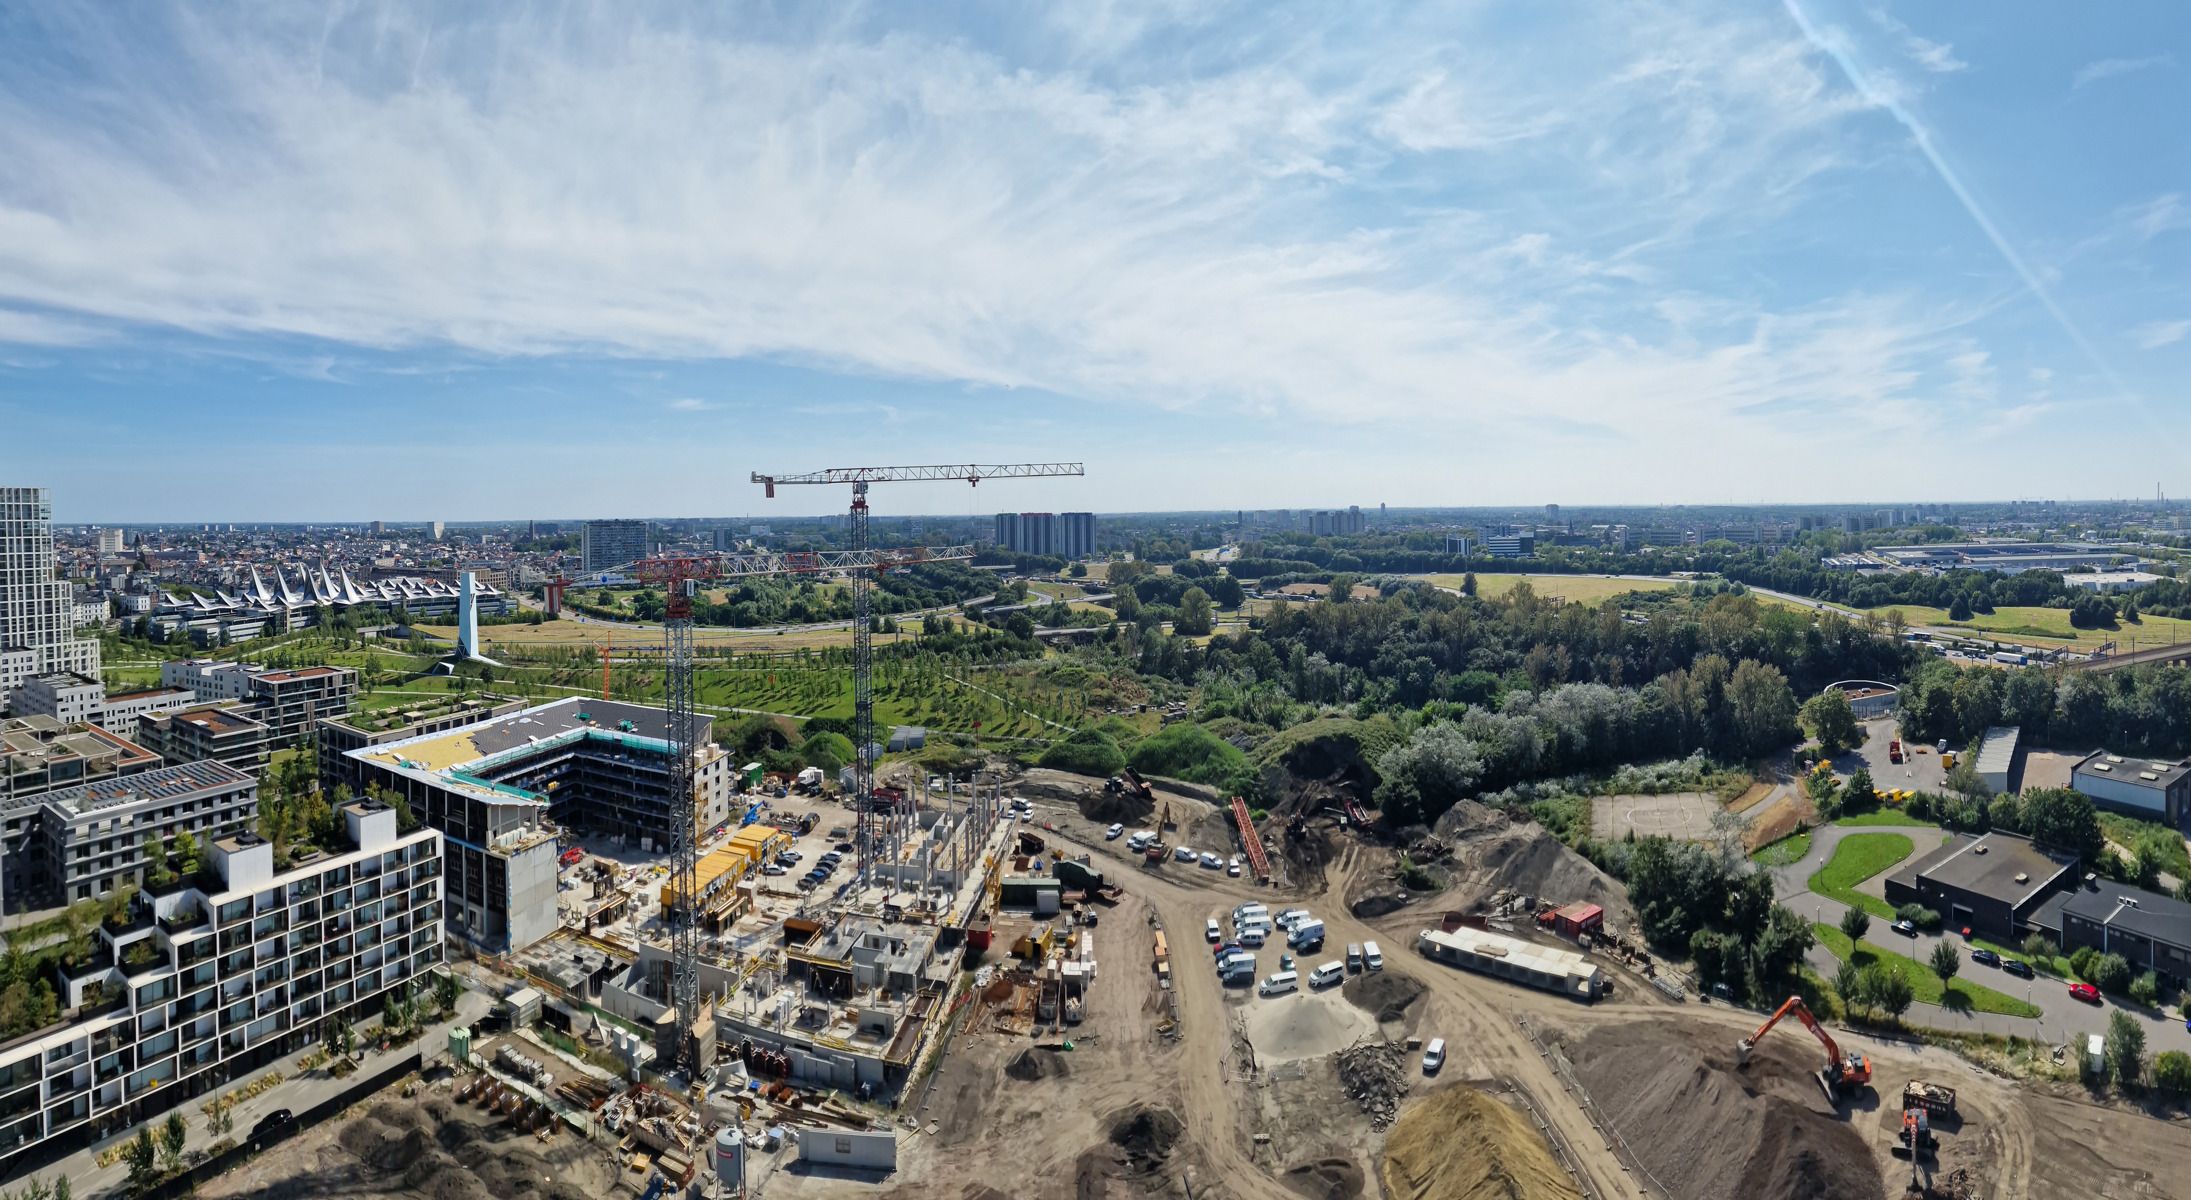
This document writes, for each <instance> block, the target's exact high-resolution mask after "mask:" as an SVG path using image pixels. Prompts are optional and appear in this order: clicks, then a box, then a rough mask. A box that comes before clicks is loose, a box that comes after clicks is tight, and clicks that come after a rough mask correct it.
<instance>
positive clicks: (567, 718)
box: [350, 696, 710, 771]
mask: <svg viewBox="0 0 2191 1200" xmlns="http://www.w3.org/2000/svg"><path fill="white" fill-rule="evenodd" d="M581 717H585V718H590V720H581V719H580V718H581ZM625 721H629V722H631V724H632V729H631V730H630V731H629V732H631V733H634V734H637V735H638V736H640V737H647V738H654V739H656V740H662V739H665V738H666V737H667V736H668V733H669V715H668V714H667V713H665V712H663V711H662V710H661V709H659V708H649V707H647V706H646V705H642V704H626V703H624V702H623V701H620V700H589V699H587V698H585V697H583V696H566V697H564V698H562V699H560V700H551V701H549V702H548V703H546V704H539V705H535V706H533V707H531V708H525V709H519V710H518V711H516V712H513V713H504V714H503V715H501V716H499V717H483V718H481V719H480V720H478V721H475V722H473V723H472V724H470V725H462V726H459V727H457V728H455V729H449V730H444V731H442V732H440V733H429V734H422V735H420V736H418V737H414V738H406V739H404V740H402V741H395V742H382V743H380V744H379V745H377V746H366V747H362V748H360V749H357V750H352V751H350V753H351V754H353V755H357V756H360V757H364V758H369V759H372V760H374V761H376V762H381V763H386V764H388V765H389V766H400V765H402V764H403V763H405V762H410V763H416V764H417V765H418V766H419V767H421V768H423V769H425V770H428V771H446V770H448V769H449V768H451V767H460V766H463V765H464V764H466V763H471V762H478V761H479V760H480V759H483V758H487V757H489V756H491V755H495V754H501V753H503V752H505V751H509V750H517V749H521V748H523V747H525V746H527V745H530V744H532V743H534V742H538V741H542V740H545V739H547V738H551V737H554V736H556V735H558V734H564V733H569V732H571V731H573V730H578V729H604V730H610V731H616V730H617V726H618V725H619V724H620V723H622V722H625ZM701 723H702V729H703V733H702V739H703V740H705V737H706V733H705V732H704V731H705V730H706V728H707V726H708V725H709V724H710V719H709V718H707V717H702V718H701Z"/></svg>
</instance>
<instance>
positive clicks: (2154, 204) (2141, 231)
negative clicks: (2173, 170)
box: [2117, 192, 2191, 242]
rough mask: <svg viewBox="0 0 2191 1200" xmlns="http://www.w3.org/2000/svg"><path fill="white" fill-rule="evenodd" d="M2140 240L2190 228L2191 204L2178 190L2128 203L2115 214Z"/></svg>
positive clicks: (2148, 239)
mask: <svg viewBox="0 0 2191 1200" xmlns="http://www.w3.org/2000/svg"><path fill="white" fill-rule="evenodd" d="M2117 215H2118V216H2119V217H2120V218H2121V219H2122V220H2123V222H2124V223H2125V224H2126V225H2128V226H2129V228H2130V231H2131V232H2132V233H2134V234H2136V235H2137V237H2138V240H2140V241H2148V242H2149V241H2152V240H2153V239H2154V238H2157V237H2159V236H2160V235H2162V234H2164V233H2170V232H2173V231H2175V230H2178V229H2191V206H2186V205H2185V204H2184V202H2183V195H2182V194H2181V193H2179V192H2169V193H2168V194H2166V195H2162V196H2155V197H2153V198H2152V199H2151V200H2146V201H2142V202H2140V203H2138V204H2133V205H2130V206H2129V207H2127V208H2125V209H2123V210H2121V212H2120V213H2118V214H2117Z"/></svg>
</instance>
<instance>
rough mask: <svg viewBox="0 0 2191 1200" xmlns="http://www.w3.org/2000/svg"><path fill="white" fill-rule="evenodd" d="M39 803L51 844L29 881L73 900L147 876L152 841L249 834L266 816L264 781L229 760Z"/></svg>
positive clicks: (89, 786) (72, 791) (86, 788)
mask: <svg viewBox="0 0 2191 1200" xmlns="http://www.w3.org/2000/svg"><path fill="white" fill-rule="evenodd" d="M35 802H36V803H37V805H38V808H39V816H38V822H39V829H40V837H41V839H42V840H43V842H44V846H43V849H42V852H41V851H34V852H32V854H31V855H30V857H29V861H28V862H27V863H26V864H25V865H26V866H27V867H28V869H29V871H30V873H31V876H32V881H31V882H30V884H29V886H30V887H32V888H34V889H35V888H40V887H42V888H43V889H44V891H45V892H46V894H47V895H48V896H49V897H51V898H53V899H56V900H61V901H69V902H73V901H77V900H89V899H92V898H93V897H96V896H103V895H105V894H106V892H107V890H108V889H110V888H112V887H113V886H114V885H115V884H117V883H142V882H144V875H145V866H146V861H145V843H146V842H147V841H148V840H150V841H155V842H160V843H163V844H164V843H166V842H168V841H170V840H171V839H173V838H174V836H175V835H176V834H178V833H182V832H185V831H188V832H189V833H190V834H191V835H192V836H194V837H196V838H197V839H198V840H199V841H201V842H205V841H209V840H211V839H213V838H216V837H221V836H224V835H227V834H234V833H242V832H243V831H244V830H245V829H246V828H248V827H249V826H250V824H251V822H252V820H253V818H255V817H256V816H257V815H258V803H259V785H258V781H257V780H255V779H253V778H252V777H251V776H249V775H246V774H244V773H243V772H241V771H238V770H236V769H235V768H234V767H230V766H228V765H226V764H224V763H217V762H193V763H181V764H179V765H176V766H172V767H161V768H158V769H157V770H151V771H143V772H140V773H138V774H135V775H127V776H123V777H121V778H118V779H111V780H106V781H103V782H99V783H84V784H78V785H76V786H74V787H67V788H60V789H58V790H55V791H51V792H47V793H45V794H44V795H41V796H38V797H36V798H35Z"/></svg>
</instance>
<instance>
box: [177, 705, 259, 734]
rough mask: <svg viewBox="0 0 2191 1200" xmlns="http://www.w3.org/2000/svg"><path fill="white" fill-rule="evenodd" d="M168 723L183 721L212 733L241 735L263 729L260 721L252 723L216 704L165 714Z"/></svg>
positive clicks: (250, 720)
mask: <svg viewBox="0 0 2191 1200" xmlns="http://www.w3.org/2000/svg"><path fill="white" fill-rule="evenodd" d="M166 717H167V719H168V720H170V721H184V722H187V723H189V724H192V725H196V726H198V727H199V728H201V729H205V730H208V731H210V732H213V733H243V732H246V731H249V730H252V729H265V728H266V725H265V723H264V722H261V721H254V720H252V719H251V718H249V717H246V716H243V715H241V714H239V713H237V712H235V711H233V710H231V709H227V708H222V707H221V706H219V705H217V704H206V705H200V706H199V707H197V708H179V709H176V710H175V711H174V712H171V713H167V714H166Z"/></svg>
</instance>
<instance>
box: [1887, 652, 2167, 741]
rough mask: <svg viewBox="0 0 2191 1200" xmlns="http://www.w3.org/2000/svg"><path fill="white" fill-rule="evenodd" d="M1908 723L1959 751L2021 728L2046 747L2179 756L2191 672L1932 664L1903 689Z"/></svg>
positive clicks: (1922, 736) (1909, 728) (1919, 735)
mask: <svg viewBox="0 0 2191 1200" xmlns="http://www.w3.org/2000/svg"><path fill="white" fill-rule="evenodd" d="M1901 725H1902V731H1903V733H1904V734H1906V735H1907V736H1909V737H1912V738H1915V739H1917V740H1918V741H1926V742H1930V741H1936V740H1939V739H1942V738H1945V739H1946V740H1947V741H1948V742H1949V743H1950V744H1952V745H1958V746H1960V745H1965V744H1968V743H1969V742H1970V741H1971V740H1972V739H1974V738H1976V737H1978V736H1979V735H1981V734H1983V733H1984V732H1985V731H1986V729H1987V727H1988V726H1993V725H2016V726H2020V727H2021V728H2022V729H2023V736H2024V738H2025V739H2026V740H2027V741H2031V742H2036V743H2040V744H2050V745H2060V746H2067V747H2073V748H2077V749H2090V748H2091V747H2093V746H2106V747H2108V748H2109V749H2111V750H2119V751H2121V752H2123V753H2126V754H2161V755H2170V756H2173V755H2179V754H2182V753H2184V752H2185V751H2186V750H2187V749H2191V668H2186V667H2183V666H2166V665H2155V664H2148V665H2146V666H2140V667H2131V668H2128V669H2125V670H2120V671H2100V672H2095V671H2073V672H2053V671H2049V670H2046V669H2043V668H2039V667H2024V668H2020V669H2011V670H2000V671H1968V670H1962V669H1960V668H1958V667H1956V666H1954V665H1953V664H1951V663H1949V662H1947V661H1946V660H1945V659H1937V658H1935V659H1929V660H1927V661H1926V662H1924V663H1923V664H1921V665H1919V666H1918V667H1917V668H1916V669H1915V670H1913V671H1912V672H1910V674H1909V677H1908V679H1907V680H1906V681H1905V682H1904V683H1903V684H1902V695H1901Z"/></svg>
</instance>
